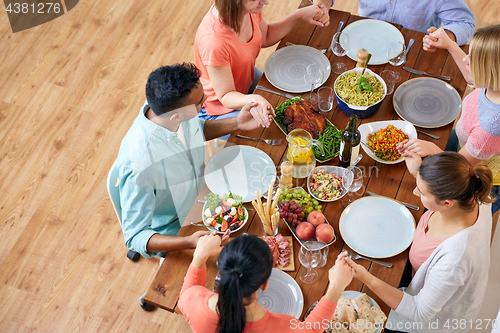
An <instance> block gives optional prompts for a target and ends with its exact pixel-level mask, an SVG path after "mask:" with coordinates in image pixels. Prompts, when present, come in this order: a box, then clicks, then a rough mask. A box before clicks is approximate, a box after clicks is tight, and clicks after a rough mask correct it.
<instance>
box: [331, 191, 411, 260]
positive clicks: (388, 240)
mask: <svg viewBox="0 0 500 333" xmlns="http://www.w3.org/2000/svg"><path fill="white" fill-rule="evenodd" d="M339 227H340V234H341V235H342V238H343V239H344V241H345V243H346V244H347V245H349V247H350V248H351V249H352V250H353V251H355V252H357V253H359V254H361V255H364V256H367V257H370V258H389V257H392V256H395V255H397V254H399V253H401V252H403V251H404V250H406V248H408V246H410V244H411V243H412V242H413V236H414V235H415V220H414V219H413V215H412V214H411V213H410V211H409V210H408V208H406V207H405V206H403V205H402V204H400V203H399V202H397V201H395V200H393V199H390V198H386V197H379V196H370V197H363V198H361V199H358V200H356V201H354V202H353V203H351V204H350V205H349V206H347V208H346V209H344V211H343V212H342V215H340V222H339Z"/></svg>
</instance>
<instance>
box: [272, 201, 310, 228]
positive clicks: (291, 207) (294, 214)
mask: <svg viewBox="0 0 500 333" xmlns="http://www.w3.org/2000/svg"><path fill="white" fill-rule="evenodd" d="M278 211H279V212H280V217H281V218H282V219H284V220H287V222H288V223H290V224H291V225H292V226H293V227H296V226H297V225H298V224H299V223H300V222H302V221H304V215H303V214H302V207H300V206H299V205H298V204H297V203H296V202H295V201H293V200H292V201H285V202H282V203H280V205H279V209H278Z"/></svg>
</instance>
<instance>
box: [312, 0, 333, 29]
mask: <svg viewBox="0 0 500 333" xmlns="http://www.w3.org/2000/svg"><path fill="white" fill-rule="evenodd" d="M326 2H327V3H325V2H324V1H322V0H319V1H315V4H316V5H317V6H318V7H319V8H320V9H321V12H320V13H318V14H316V15H315V16H314V17H313V20H315V21H318V22H321V23H323V26H325V27H326V26H328V25H329V24H330V6H329V4H328V3H329V0H326Z"/></svg>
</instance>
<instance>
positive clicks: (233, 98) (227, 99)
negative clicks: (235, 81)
mask: <svg viewBox="0 0 500 333" xmlns="http://www.w3.org/2000/svg"><path fill="white" fill-rule="evenodd" d="M255 99H256V98H255V95H252V94H250V95H246V94H242V93H240V92H238V91H236V90H234V91H230V92H228V93H226V94H224V95H223V96H222V97H221V98H219V100H220V102H221V103H222V105H224V106H225V107H226V108H228V109H235V110H240V109H241V108H242V107H243V105H245V104H248V103H250V102H254V101H255Z"/></svg>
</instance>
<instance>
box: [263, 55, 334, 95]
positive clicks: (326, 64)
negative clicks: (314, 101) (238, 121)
mask: <svg viewBox="0 0 500 333" xmlns="http://www.w3.org/2000/svg"><path fill="white" fill-rule="evenodd" d="M311 64H316V66H318V68H319V69H320V70H321V71H322V72H323V80H322V82H321V83H319V84H317V86H316V87H315V88H317V87H319V86H321V85H322V84H323V83H325V82H326V80H328V77H329V76H330V68H331V67H330V61H329V60H328V58H327V57H325V55H324V54H323V53H321V52H320V51H318V50H316V49H315V48H312V47H309V46H305V45H291V46H287V47H283V48H281V49H279V50H277V51H276V52H274V53H273V54H271V56H270V57H269V58H268V59H267V61H266V67H265V71H266V77H267V80H268V81H269V82H270V83H271V84H272V85H273V86H275V87H276V88H278V89H281V90H283V91H288V92H291V93H303V92H306V91H310V90H311V85H310V84H308V83H306V80H305V78H304V74H305V73H306V68H307V66H309V65H311Z"/></svg>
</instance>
